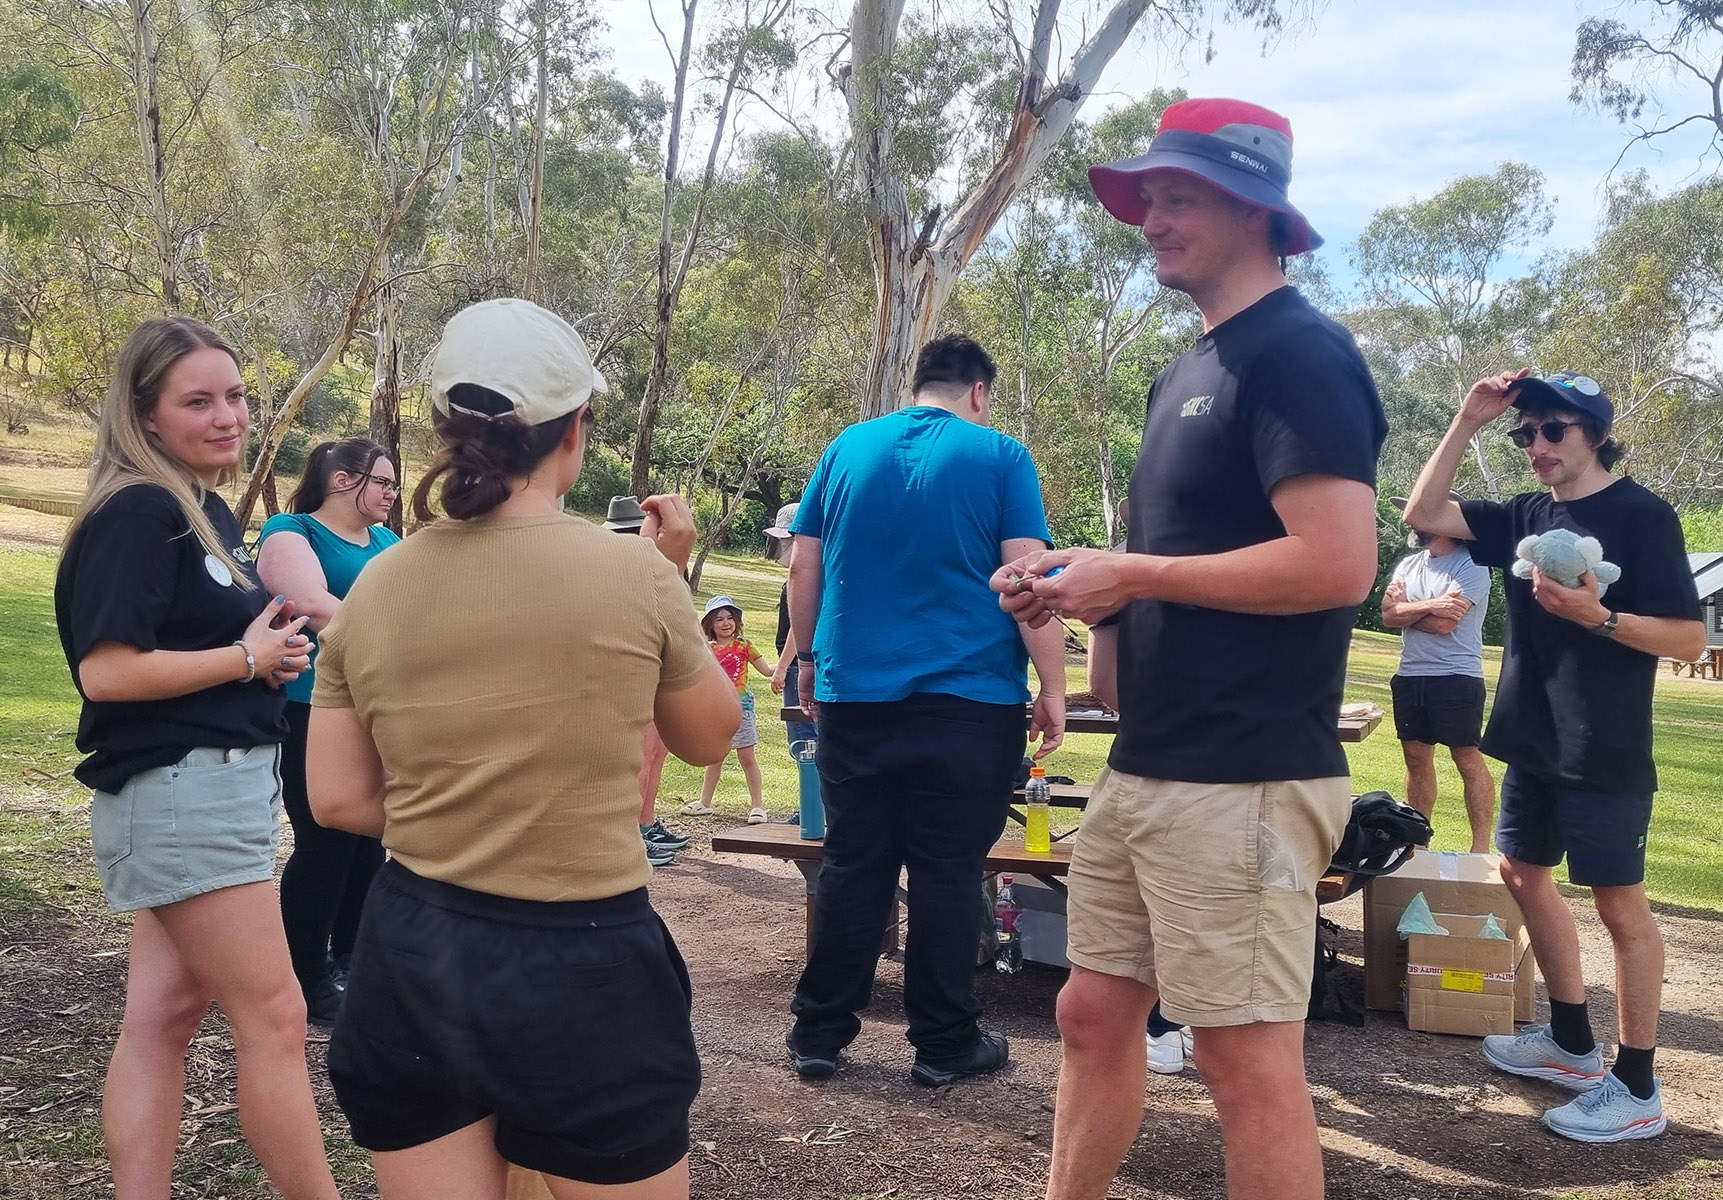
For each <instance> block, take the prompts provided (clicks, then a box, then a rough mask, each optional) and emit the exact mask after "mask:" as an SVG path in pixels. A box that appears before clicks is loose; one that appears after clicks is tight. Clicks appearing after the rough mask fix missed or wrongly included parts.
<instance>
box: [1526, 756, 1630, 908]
mask: <svg viewBox="0 0 1723 1200" xmlns="http://www.w3.org/2000/svg"><path fill="white" fill-rule="evenodd" d="M1650 829H1651V793H1650V792H1594V791H1590V790H1588V789H1586V788H1579V787H1574V786H1573V785H1572V784H1568V783H1563V782H1561V781H1560V780H1557V779H1549V778H1547V777H1545V776H1543V775H1534V774H1532V773H1531V772H1530V771H1522V770H1520V769H1519V768H1518V767H1513V766H1510V767H1509V768H1508V770H1507V774H1505V775H1503V776H1502V808H1501V813H1500V815H1499V816H1498V817H1497V818H1496V849H1498V850H1500V851H1501V852H1502V853H1503V854H1505V855H1507V856H1508V857H1509V858H1515V859H1518V860H1519V861H1520V862H1523V863H1531V864H1532V865H1533V866H1537V867H1553V866H1555V865H1556V864H1558V863H1560V862H1561V860H1562V858H1563V856H1564V855H1565V856H1566V858H1567V877H1568V882H1570V883H1573V884H1575V885H1577V886H1579V887H1594V888H1596V887H1630V886H1631V885H1633V884H1636V883H1644V882H1645V838H1646V835H1647V833H1648V832H1649V831H1650Z"/></svg>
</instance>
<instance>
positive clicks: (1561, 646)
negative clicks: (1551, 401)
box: [1460, 479, 1700, 792]
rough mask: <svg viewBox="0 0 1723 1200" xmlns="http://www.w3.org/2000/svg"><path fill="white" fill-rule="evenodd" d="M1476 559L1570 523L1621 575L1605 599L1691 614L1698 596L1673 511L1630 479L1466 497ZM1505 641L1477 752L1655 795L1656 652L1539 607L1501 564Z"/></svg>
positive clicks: (1525, 584)
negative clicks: (1568, 490) (1557, 490)
mask: <svg viewBox="0 0 1723 1200" xmlns="http://www.w3.org/2000/svg"><path fill="white" fill-rule="evenodd" d="M1460 510H1461V511H1462V512H1463V513H1465V515H1466V524H1468V525H1470V526H1471V527H1472V534H1473V540H1472V543H1471V551H1472V559H1473V561H1475V562H1478V563H1482V564H1483V565H1485V566H1489V567H1502V568H1509V567H1511V566H1512V565H1513V562H1514V558H1515V553H1516V549H1517V547H1518V546H1519V543H1520V540H1521V539H1522V538H1525V537H1529V536H1531V535H1533V534H1538V533H1543V532H1544V531H1545V530H1548V529H1571V530H1573V531H1574V532H1575V533H1577V534H1581V535H1583V536H1586V537H1594V538H1596V539H1597V540H1598V541H1599V542H1602V543H1603V557H1604V561H1605V562H1612V563H1614V564H1615V565H1616V566H1618V567H1620V568H1621V578H1620V579H1619V580H1617V581H1616V582H1615V583H1612V584H1610V585H1609V590H1608V591H1606V592H1605V593H1604V594H1603V603H1604V605H1605V606H1606V607H1608V608H1611V609H1614V610H1616V611H1617V612H1625V613H1637V614H1638V615H1640V616H1642V617H1682V618H1685V619H1688V620H1694V621H1697V620H1699V619H1700V615H1699V593H1698V590H1697V589H1696V588H1695V587H1694V584H1693V573H1692V571H1691V570H1689V568H1688V565H1687V548H1686V543H1685V541H1684V540H1683V538H1682V535H1681V522H1680V521H1679V520H1677V519H1676V516H1675V510H1674V509H1672V508H1670V507H1669V505H1667V504H1665V503H1664V502H1663V501H1662V500H1660V499H1658V498H1657V496H1656V495H1655V494H1653V493H1652V492H1650V491H1648V490H1646V489H1645V488H1643V487H1641V486H1640V485H1639V484H1637V483H1635V482H1634V481H1633V480H1631V479H1618V480H1616V481H1615V482H1614V483H1612V484H1610V485H1609V486H1608V487H1606V488H1604V489H1603V490H1602V491H1601V492H1594V493H1592V494H1591V495H1589V496H1587V497H1585V498H1584V499H1582V500H1572V501H1568V502H1567V503H1565V504H1564V503H1562V502H1561V501H1559V500H1557V499H1556V498H1555V497H1553V496H1551V495H1550V494H1549V493H1548V492H1526V493H1523V494H1521V495H1518V496H1515V497H1514V498H1513V499H1511V500H1509V501H1508V502H1507V503H1506V504H1497V503H1495V502H1493V501H1489V500H1464V501H1461V503H1460ZM1502 590H1503V591H1504V592H1505V593H1506V596H1507V613H1508V625H1507V643H1506V645H1505V646H1504V647H1503V650H1502V674H1501V679H1500V680H1499V681H1498V682H1497V684H1496V706H1495V708H1494V709H1493V710H1492V711H1491V712H1490V723H1489V727H1488V728H1487V729H1486V730H1485V731H1484V741H1483V748H1484V753H1485V754H1488V755H1490V757H1492V758H1498V759H1501V760H1502V761H1503V762H1505V763H1508V764H1510V765H1512V766H1514V767H1518V768H1519V769H1521V770H1524V771H1530V772H1533V773H1534V774H1537V775H1542V776H1545V777H1546V778H1550V779H1556V780H1560V781H1562V782H1564V783H1569V784H1572V785H1574V786H1576V787H1583V788H1587V789H1589V790H1592V791H1600V792H1653V791H1656V790H1657V768H1656V767H1655V766H1654V765H1653V764H1652V761H1651V692H1652V686H1653V683H1654V681H1655V679H1656V676H1657V658H1656V656H1655V655H1651V654H1646V653H1643V652H1642V651H1639V650H1635V649H1633V648H1632V647H1631V646H1624V645H1622V644H1621V643H1620V642H1618V641H1615V640H1613V639H1611V638H1605V637H1599V636H1598V635H1597V634H1594V633H1592V632H1591V631H1589V630H1587V629H1585V628H1583V627H1582V626H1579V625H1576V624H1575V623H1574V622H1572V621H1568V620H1564V619H1562V618H1561V617H1557V616H1554V615H1552V614H1551V613H1549V612H1546V611H1545V610H1544V608H1543V606H1542V605H1540V604H1539V603H1538V602H1537V600H1536V599H1535V598H1533V596H1532V584H1531V580H1529V579H1521V578H1520V577H1519V576H1517V575H1515V574H1514V573H1513V572H1512V571H1511V570H1506V569H1504V570H1503V571H1502Z"/></svg>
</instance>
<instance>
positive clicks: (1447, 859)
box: [1436, 850, 1460, 881]
mask: <svg viewBox="0 0 1723 1200" xmlns="http://www.w3.org/2000/svg"><path fill="white" fill-rule="evenodd" d="M1436 857H1437V859H1438V861H1437V863H1436V871H1437V874H1438V875H1439V876H1440V877H1441V878H1443V879H1446V880H1449V881H1452V880H1457V879H1458V878H1459V877H1460V856H1459V854H1458V852H1456V851H1453V850H1443V851H1442V852H1441V853H1439V854H1438V855H1437V856H1436Z"/></svg>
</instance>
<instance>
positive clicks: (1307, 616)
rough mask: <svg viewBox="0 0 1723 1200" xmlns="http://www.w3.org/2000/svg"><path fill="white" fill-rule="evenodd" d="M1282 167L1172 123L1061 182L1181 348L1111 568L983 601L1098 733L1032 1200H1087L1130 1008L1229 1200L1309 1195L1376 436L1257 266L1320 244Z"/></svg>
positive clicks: (1344, 357)
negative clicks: (1189, 1104)
mask: <svg viewBox="0 0 1723 1200" xmlns="http://www.w3.org/2000/svg"><path fill="white" fill-rule="evenodd" d="M1291 165H1292V127H1291V125H1290V124H1289V123H1288V122H1287V120H1286V118H1284V117H1282V116H1280V115H1279V114H1277V113H1274V112H1271V111H1269V110H1268V109H1265V108H1262V107H1260V106H1258V105H1254V104H1248V103H1245V102H1243V101H1239V100H1218V99H1217V100H1211V99H1193V100H1185V101H1181V102H1180V103H1178V104H1174V105H1170V106H1169V107H1168V108H1167V110H1166V112H1165V113H1164V114H1163V115H1162V117H1161V123H1160V127H1159V129H1158V130H1157V131H1156V133H1155V137H1154V140H1153V141H1152V142H1151V143H1150V144H1149V149H1148V151H1147V152H1146V153H1144V154H1142V155H1139V156H1138V157H1136V158H1134V159H1127V160H1125V161H1124V162H1118V163H1110V164H1103V165H1099V166H1095V167H1091V168H1090V170H1089V181H1090V184H1091V185H1092V186H1093V187H1094V189H1095V194H1096V195H1097V196H1098V197H1099V198H1100V200H1101V203H1102V204H1104V205H1105V206H1106V208H1107V210H1108V211H1109V212H1111V213H1112V214H1113V215H1114V216H1115V217H1118V218H1119V219H1120V220H1123V221H1127V222H1130V223H1132V224H1136V225H1138V226H1140V227H1141V228H1142V231H1143V235H1144V237H1146V238H1147V239H1148V241H1149V244H1150V246H1151V247H1153V249H1154V252H1155V277H1156V278H1157V279H1158V280H1159V281H1160V283H1161V284H1162V285H1163V286H1165V287H1170V288H1176V289H1177V290H1179V291H1181V292H1184V293H1185V294H1186V295H1188V296H1189V297H1190V298H1191V300H1192V301H1193V302H1194V303H1195V305H1196V306H1197V309H1198V310H1199V311H1200V312H1201V313H1202V318H1203V331H1202V334H1201V336H1200V337H1198V338H1197V339H1196V340H1195V343H1194V344H1193V345H1192V346H1191V348H1190V349H1189V350H1187V351H1186V352H1185V353H1184V354H1182V355H1181V356H1179V358H1178V359H1177V360H1176V361H1174V362H1173V363H1172V364H1171V365H1169V366H1168V367H1167V369H1166V370H1164V371H1162V372H1161V374H1160V375H1159V376H1158V377H1157V378H1156V379H1155V382H1154V386H1153V387H1152V388H1151V389H1150V392H1149V403H1148V412H1147V416H1146V419H1145V420H1144V424H1143V444H1142V448H1141V450H1140V451H1139V452H1138V456H1137V466H1136V470H1135V471H1134V472H1133V473H1132V475H1131V486H1130V508H1131V514H1130V523H1129V524H1130V536H1129V538H1128V539H1127V542H1126V547H1125V549H1126V553H1124V554H1109V553H1107V552H1105V551H1101V550H1056V551H1053V552H1051V553H1043V554H1031V555H1029V556H1028V557H1027V558H1026V559H1024V560H1023V561H1021V562H1016V563H1011V564H1008V565H1007V566H1006V567H1005V568H1004V569H1002V570H1001V571H1000V572H999V573H998V574H997V575H996V576H995V577H994V587H995V588H996V589H997V590H998V591H999V592H1000V593H1001V596H1000V602H1001V604H1002V605H1004V606H1006V607H1007V608H1008V609H1009V610H1010V611H1011V612H1013V613H1014V614H1015V615H1016V616H1017V617H1018V619H1019V620H1023V621H1027V622H1032V623H1036V624H1040V623H1043V622H1046V621H1048V620H1049V613H1050V612H1057V613H1061V614H1064V615H1068V616H1073V617H1076V618H1077V619H1079V620H1083V621H1087V622H1089V623H1091V624H1094V625H1099V626H1100V627H1099V628H1097V629H1096V631H1095V632H1096V636H1095V640H1094V644H1093V648H1092V649H1091V655H1092V656H1093V657H1094V658H1095V659H1096V660H1097V661H1096V662H1095V663H1094V664H1093V668H1092V669H1093V670H1094V671H1095V672H1096V677H1097V678H1100V679H1104V678H1106V677H1107V676H1108V675H1109V674H1113V675H1114V679H1115V687H1114V695H1113V697H1112V698H1113V699H1116V701H1117V703H1116V705H1115V707H1116V708H1117V709H1118V712H1119V733H1118V736H1117V737H1116V738H1114V740H1113V750H1112V754H1111V755H1110V756H1109V757H1108V760H1107V770H1106V772H1104V773H1103V774H1102V776H1101V777H1100V778H1099V779H1098V780H1097V781H1096V783H1095V787H1094V790H1093V792H1092V793H1091V795H1090V799H1089V807H1088V811H1087V812H1086V813H1085V814H1084V816H1083V827H1082V829H1081V830H1080V831H1079V832H1078V834H1077V845H1076V848H1075V849H1074V850H1073V851H1072V855H1071V872H1070V897H1069V903H1068V909H1069V913H1068V920H1067V941H1068V950H1067V953H1068V956H1069V957H1070V959H1071V964H1072V966H1071V978H1070V979H1069V980H1068V981H1067V983H1066V984H1065V989H1064V991H1063V992H1062V993H1061V994H1060V997H1059V1032H1060V1036H1061V1038H1062V1039H1063V1043H1064V1051H1065V1058H1064V1063H1063V1064H1062V1066H1061V1067H1060V1070H1059V1094H1058V1106H1057V1111H1056V1112H1055V1114H1054V1121H1053V1157H1052V1162H1051V1164H1050V1166H1049V1171H1048V1184H1047V1196H1048V1200H1101V1198H1102V1197H1104V1196H1106V1195H1107V1194H1108V1193H1109V1185H1110V1183H1111V1180H1112V1176H1113V1173H1114V1172H1115V1171H1116V1170H1117V1169H1118V1165H1119V1162H1120V1161H1121V1160H1122V1159H1123V1157H1124V1155H1125V1153H1126V1151H1127V1150H1129V1148H1130V1145H1131V1142H1132V1140H1133V1139H1134V1138H1135V1137H1136V1135H1137V1128H1138V1126H1139V1125H1140V1124H1141V1122H1142V1107H1143V1081H1144V1077H1145V1066H1144V1038H1143V1029H1144V1025H1145V1022H1146V1021H1147V1019H1148V1015H1149V1011H1150V1009H1151V1008H1152V1006H1153V1005H1154V1003H1155V1000H1156V998H1157V996H1158V998H1159V999H1160V1002H1161V1009H1162V1012H1163V1014H1164V1016H1165V1017H1166V1019H1167V1020H1168V1021H1176V1022H1178V1023H1180V1024H1184V1025H1189V1026H1190V1027H1191V1031H1192V1036H1193V1039H1194V1045H1195V1058H1196V1063H1197V1067H1198V1069H1199V1070H1201V1072H1202V1075H1203V1082H1204V1083H1206V1084H1207V1085H1208V1087H1209V1090H1210V1091H1211V1093H1212V1094H1213V1096H1214V1103H1215V1112H1216V1114H1217V1115H1218V1116H1219V1118H1220V1123H1221V1133H1222V1137H1223V1138H1224V1139H1225V1142H1226V1175H1227V1194H1228V1195H1231V1196H1274V1197H1276V1198H1277V1200H1318V1198H1319V1197H1320V1196H1321V1195H1322V1148H1321V1144H1320V1142H1319V1141H1318V1139H1317V1132H1316V1112H1315V1109H1314V1107H1313V1106H1312V1104H1311V1099H1310V1088H1309V1085H1308V1084H1307V1082H1306V1080H1305V1075H1304V1047H1303V1041H1304V1018H1305V1014H1306V1012H1307V1011H1308V1009H1309V1003H1310V977H1311V973H1312V968H1313V965H1314V957H1313V953H1312V950H1313V947H1314V945H1315V938H1316V881H1317V879H1318V878H1320V877H1321V875H1322V873H1323V871H1324V870H1325V869H1326V868H1327V866H1328V863H1329V860H1330V859H1331V857H1332V855H1333V853H1334V850H1335V848H1336V847H1337V846H1338V845H1339V843H1340V837H1341V834H1342V833H1343V832H1344V830H1345V828H1346V821H1347V817H1348V815H1349V814H1350V811H1351V801H1350V794H1349V793H1350V785H1349V781H1348V779H1347V768H1346V755H1345V753H1344V752H1343V751H1342V750H1341V747H1340V736H1339V731H1338V729H1337V728H1336V725H1337V720H1338V718H1339V715H1340V696H1341V689H1342V688H1343V687H1344V685H1345V681H1346V652H1347V649H1348V647H1349V646H1350V645H1351V638H1352V626H1353V623H1354V618H1355V616H1356V607H1355V606H1356V605H1357V604H1358V602H1359V601H1360V600H1362V599H1363V598H1364V597H1365V596H1366V595H1368V594H1369V591H1370V587H1371V585H1372V584H1373V583H1374V582H1375V579H1376V493H1375V483H1376V455H1377V452H1378V450H1380V448H1381V445H1382V439H1383V437H1384V435H1385V433H1386V431H1387V424H1386V421H1385V420H1384V418H1383V415H1382V405H1381V401H1380V400H1379V399H1378V397H1377V395H1376V387H1375V384H1374V383H1372V381H1371V379H1370V372H1369V369H1368V368H1367V367H1366V366H1365V364H1364V359H1363V356H1362V355H1360V354H1359V353H1358V347H1357V346H1356V345H1354V344H1353V341H1352V338H1351V337H1350V336H1349V335H1348V334H1347V333H1346V331H1345V330H1344V329H1342V328H1341V327H1340V326H1339V325H1337V324H1336V323H1335V322H1333V321H1331V320H1329V319H1328V318H1326V317H1324V316H1323V315H1322V314H1321V313H1319V312H1317V311H1316V310H1315V309H1314V308H1313V307H1312V306H1311V304H1310V303H1309V301H1307V300H1305V299H1304V298H1303V297H1302V296H1300V295H1299V294H1298V292H1297V290H1296V289H1294V288H1292V287H1290V286H1288V285H1287V282H1286V275H1285V270H1284V262H1285V259H1286V258H1287V257H1288V256H1291V255H1296V254H1302V253H1303V252H1305V251H1306V250H1309V249H1312V248H1313V247H1314V246H1316V245H1318V244H1319V243H1320V240H1321V239H1319V238H1317V237H1316V236H1315V234H1314V233H1313V232H1312V231H1311V229H1310V225H1309V222H1307V221H1306V220H1305V219H1304V217H1303V215H1302V214H1300V213H1299V211H1298V210H1297V209H1296V208H1294V207H1293V206H1292V205H1291V203H1290V202H1289V201H1288V199H1287V193H1286V188H1287V183H1288V178H1289V175H1290V172H1291ZM1055 571H1057V574H1055ZM1115 620H1116V624H1113V623H1112V622H1114V621H1115ZM1109 660H1111V661H1110V662H1109ZM1240 664H1248V666H1249V668H1250V669H1248V670H1241V669H1238V668H1239V666H1240ZM1096 691H1097V692H1100V691H1101V688H1099V687H1097V688H1096ZM1102 698H1103V699H1107V698H1108V697H1107V696H1106V695H1105V694H1103V697H1102Z"/></svg>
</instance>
